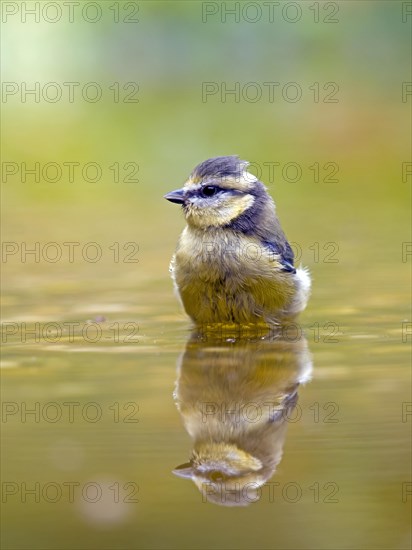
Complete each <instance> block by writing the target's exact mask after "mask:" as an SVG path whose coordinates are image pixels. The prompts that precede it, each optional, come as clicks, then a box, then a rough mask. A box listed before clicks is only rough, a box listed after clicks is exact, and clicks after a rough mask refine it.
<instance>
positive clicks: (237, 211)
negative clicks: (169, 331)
mask: <svg viewBox="0 0 412 550" xmlns="http://www.w3.org/2000/svg"><path fill="white" fill-rule="evenodd" d="M248 165H249V163H248V162H246V161H243V160H240V159H239V157H237V156H226V157H215V158H211V159H208V160H206V161H204V162H202V163H201V164H199V165H198V166H196V168H195V169H194V170H193V172H192V173H191V174H190V176H189V178H188V180H187V181H186V183H185V184H184V186H183V188H182V189H178V190H176V191H172V192H170V193H168V194H167V195H165V198H166V199H167V200H169V201H171V202H173V203H176V204H179V205H181V206H182V209H183V213H184V215H185V218H186V222H187V226H186V227H185V229H184V230H183V233H182V234H181V236H180V238H179V241H178V244H177V248H176V253H175V255H174V256H173V258H172V262H171V265H170V271H171V273H172V278H173V280H174V283H175V288H176V290H177V292H178V295H179V296H180V298H181V301H182V303H183V306H184V308H185V310H186V312H187V314H188V315H189V316H190V317H191V318H192V319H193V321H194V322H195V323H196V325H210V324H216V323H223V324H240V325H245V324H251V325H260V324H264V325H266V326H268V325H269V326H272V325H279V324H281V323H282V322H284V321H288V320H290V319H291V318H293V317H295V316H296V315H297V314H298V313H299V312H301V311H302V310H303V309H304V308H305V307H306V303H307V300H308V297H309V293H310V286H311V281H310V276H309V273H308V272H307V270H306V269H303V268H301V267H299V268H295V266H294V255H293V251H292V249H291V247H290V245H289V243H288V241H287V239H286V237H285V234H284V233H283V230H282V228H281V226H280V223H279V220H278V217H277V215H276V209H275V204H274V202H273V200H272V198H271V197H270V195H269V194H268V192H267V190H266V187H265V186H264V185H263V183H262V182H261V181H259V180H258V179H257V178H256V177H255V176H254V175H252V174H251V173H249V172H248V171H247V166H248Z"/></svg>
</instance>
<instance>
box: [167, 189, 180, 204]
mask: <svg viewBox="0 0 412 550" xmlns="http://www.w3.org/2000/svg"><path fill="white" fill-rule="evenodd" d="M164 198H165V199H167V200H168V201H170V202H175V203H176V204H183V203H184V202H185V199H184V191H183V189H176V190H175V191H170V193H167V195H165V196H164Z"/></svg>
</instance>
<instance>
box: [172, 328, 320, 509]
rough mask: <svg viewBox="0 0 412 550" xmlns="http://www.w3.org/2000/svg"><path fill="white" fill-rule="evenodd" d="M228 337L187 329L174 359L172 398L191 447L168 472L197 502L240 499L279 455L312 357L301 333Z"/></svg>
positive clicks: (254, 489) (248, 497)
mask: <svg viewBox="0 0 412 550" xmlns="http://www.w3.org/2000/svg"><path fill="white" fill-rule="evenodd" d="M229 340H230V341H229V342H228V341H227V339H226V340H222V339H221V338H213V336H210V335H208V337H207V338H204V337H203V338H201V337H199V335H198V334H196V333H193V334H192V335H191V337H190V338H189V340H188V342H187V344H186V349H185V352H184V353H183V354H182V356H181V357H180V358H179V360H178V378H177V382H176V390H175V399H176V403H177V407H178V410H179V412H180V414H181V417H182V420H183V423H184V425H185V428H186V430H187V432H188V433H189V435H190V437H191V438H192V440H193V450H192V453H191V457H190V460H189V462H187V463H184V464H181V465H179V466H178V467H177V468H176V469H175V470H174V471H173V473H174V474H175V475H177V476H179V477H182V478H187V479H191V480H192V481H193V482H194V483H195V485H196V486H197V488H198V489H199V491H200V492H201V493H202V497H203V499H204V501H206V500H207V501H209V502H213V503H215V504H220V505H223V506H247V505H249V504H250V503H252V502H256V501H258V500H259V498H260V494H261V490H260V488H261V487H262V486H263V485H264V484H265V483H266V482H267V481H268V480H269V479H270V478H271V477H272V475H273V474H274V473H275V471H276V468H277V466H278V464H279V462H280V461H281V458H282V454H283V446H284V443H285V438H286V432H287V424H288V419H291V418H293V411H294V409H295V407H296V404H297V400H298V389H299V386H300V385H301V384H303V383H304V382H307V381H308V380H309V379H310V377H311V372H312V360H311V354H310V352H309V348H308V344H307V340H306V338H304V337H301V338H299V340H298V341H295V342H292V341H288V340H286V339H284V338H279V337H277V336H276V335H273V334H272V335H271V337H270V339H260V340H258V341H251V340H250V339H229Z"/></svg>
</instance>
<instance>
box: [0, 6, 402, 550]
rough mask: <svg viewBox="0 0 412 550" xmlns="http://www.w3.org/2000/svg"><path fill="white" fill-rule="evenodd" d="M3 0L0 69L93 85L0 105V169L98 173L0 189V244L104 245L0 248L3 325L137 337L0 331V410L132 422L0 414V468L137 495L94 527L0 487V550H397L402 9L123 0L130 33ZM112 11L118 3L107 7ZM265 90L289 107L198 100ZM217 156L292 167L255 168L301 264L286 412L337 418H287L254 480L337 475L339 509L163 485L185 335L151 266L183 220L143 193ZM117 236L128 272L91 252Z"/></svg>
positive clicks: (27, 478)
mask: <svg viewBox="0 0 412 550" xmlns="http://www.w3.org/2000/svg"><path fill="white" fill-rule="evenodd" d="M12 4H14V5H16V6H17V7H18V10H19V12H18V14H16V15H13V16H10V17H9V18H8V19H7V20H6V22H4V23H3V30H2V50H3V60H2V79H3V81H4V82H16V83H18V84H19V86H21V83H22V82H27V85H28V87H30V85H33V83H34V82H36V81H37V82H40V83H41V84H42V85H43V84H45V83H47V82H58V83H63V82H69V81H74V82H80V83H81V84H84V83H87V82H92V81H94V82H98V83H99V84H100V85H101V86H102V88H104V95H103V99H102V100H101V101H99V102H97V103H88V102H86V101H83V100H82V99H81V98H80V95H79V92H77V93H76V96H75V97H76V99H75V101H74V102H73V103H70V102H68V100H67V95H66V96H64V98H65V99H62V100H61V101H59V102H57V103H55V104H52V103H47V102H45V101H40V102H39V103H36V102H34V101H33V99H32V96H28V98H27V101H26V102H22V101H21V98H20V96H19V95H18V94H17V95H15V96H13V97H8V98H4V97H3V103H2V120H3V136H2V161H3V163H4V162H16V163H18V164H19V165H20V164H21V163H22V162H25V163H27V165H32V164H33V163H35V162H39V163H41V164H42V165H43V164H45V163H48V162H57V163H63V162H80V163H86V162H97V163H99V164H100V165H101V166H102V169H103V173H104V177H103V178H102V180H101V181H100V182H96V183H89V182H85V181H84V180H83V179H82V178H81V177H78V178H76V180H75V181H74V182H72V183H70V182H68V181H67V179H62V181H60V182H56V183H47V182H44V181H40V182H39V183H35V182H33V180H32V179H31V178H30V177H29V179H28V181H26V182H25V183H24V182H22V181H21V178H20V176H19V175H17V176H14V177H9V178H8V179H7V181H4V180H3V183H2V206H3V212H2V240H3V241H6V242H16V243H17V244H18V246H21V243H27V246H28V247H29V246H33V243H35V242H40V243H41V245H44V244H45V243H47V242H51V241H55V242H57V243H63V242H68V241H71V242H73V241H74V242H80V243H81V244H84V243H88V242H91V241H95V242H97V243H99V244H100V246H101V247H102V249H103V258H102V260H101V261H100V262H97V263H95V264H93V263H88V262H85V261H84V260H83V259H82V258H81V257H79V256H76V259H75V261H74V262H73V263H70V262H68V261H67V257H64V259H63V260H62V261H60V262H57V263H49V262H45V261H43V260H42V261H40V262H38V263H36V262H35V261H33V258H32V257H29V256H28V258H27V262H26V263H23V262H22V261H21V258H20V256H19V255H15V256H13V257H9V258H7V261H3V263H2V268H3V297H2V298H3V299H2V302H3V322H7V323H11V322H14V323H17V325H18V326H19V327H21V326H22V325H21V324H22V323H27V326H29V324H30V323H32V324H33V323H36V322H38V323H47V322H60V323H63V322H66V321H76V322H80V323H85V322H86V321H87V320H88V319H93V318H95V317H96V316H104V317H105V318H106V319H107V323H113V322H119V323H120V324H121V325H122V326H124V325H125V324H126V323H128V322H132V323H135V324H136V325H138V326H139V335H138V336H139V339H138V342H137V343H133V344H131V343H123V344H117V345H115V343H113V342H112V341H110V340H109V341H103V340H101V341H99V342H98V343H96V344H90V343H87V342H84V341H82V340H81V339H80V338H79V339H76V342H72V343H70V342H69V343H68V342H67V341H60V342H58V343H57V344H50V343H47V342H46V341H44V340H41V341H40V342H38V343H36V342H25V343H24V342H22V341H21V338H20V335H19V334H18V335H16V336H15V337H13V338H8V339H7V342H6V343H5V346H4V348H3V366H4V369H3V370H2V392H3V400H5V401H7V402H10V401H11V402H16V403H22V402H26V403H27V404H28V405H30V404H32V403H33V402H36V401H38V402H40V403H47V402H50V401H56V402H59V403H62V402H64V401H80V402H81V403H85V402H90V401H95V402H97V403H100V404H101V405H102V406H103V405H104V406H109V405H110V404H112V403H113V402H120V403H126V402H129V401H132V402H136V403H138V404H139V419H140V421H139V423H138V424H124V423H119V424H116V423H113V421H112V420H111V418H110V417H109V416H106V417H105V418H104V419H103V420H102V421H101V422H99V423H96V424H90V423H85V422H81V421H76V422H74V423H73V424H70V423H68V422H60V423H56V424H51V423H47V422H39V423H33V422H27V423H22V422H20V421H19V419H18V418H17V417H16V418H10V419H8V421H7V422H3V423H2V434H3V437H4V444H5V446H4V451H3V462H2V464H3V472H2V474H3V475H2V477H3V480H6V481H10V480H11V481H16V482H18V483H21V482H27V483H34V482H35V481H40V482H43V483H46V482H50V481H56V482H60V483H61V482H63V481H67V480H70V481H75V480H76V481H79V482H80V483H85V482H87V481H88V480H93V479H111V480H118V481H119V482H126V481H134V482H136V483H137V484H138V485H139V487H140V492H139V503H138V504H134V505H131V509H130V510H129V512H128V514H125V515H124V516H122V515H121V516H120V519H119V520H118V521H117V522H114V523H113V524H110V523H109V524H106V525H104V524H103V525H102V524H101V523H99V522H98V521H97V522H96V521H93V520H91V519H90V517H89V516H88V515H87V514H85V513H83V511H82V508H81V507H80V508H79V507H77V506H75V505H74V504H67V503H64V502H59V503H54V504H52V503H44V502H40V503H38V504H37V503H34V502H33V501H30V500H29V501H28V502H27V503H22V502H20V500H19V497H18V496H17V497H15V498H14V499H13V498H10V499H9V500H8V501H7V502H6V503H5V504H3V525H2V537H3V547H4V548H19V549H20V548H27V549H29V548H30V549H31V548H65V549H66V548H86V549H89V548H108V549H109V548H124V549H129V548H130V549H133V548H235V547H238V548H262V549H263V548H279V549H280V548H325V549H326V548H327V549H330V548H382V549H383V548H402V549H403V548H409V547H410V540H411V539H410V537H411V532H410V526H409V525H408V520H409V514H410V500H411V498H409V502H406V503H404V502H402V483H405V482H408V481H410V480H411V471H410V433H409V432H410V425H411V420H410V417H409V422H402V403H404V402H410V401H411V396H410V354H409V353H410V352H409V345H410V338H409V342H408V341H406V342H403V340H402V338H403V336H405V335H403V334H402V326H403V325H402V323H406V322H408V321H409V322H410V309H409V302H410V297H409V296H408V291H409V287H410V256H409V257H408V258H405V260H406V261H405V262H403V259H402V243H403V242H408V241H411V240H412V239H411V232H410V217H409V211H410V184H411V178H410V177H409V178H406V181H403V180H402V163H405V162H410V158H409V155H410V146H411V141H410V133H411V124H410V114H411V108H410V106H411V97H410V96H409V97H406V98H405V101H403V100H402V83H403V82H407V81H411V80H412V78H411V69H410V64H411V57H410V47H411V20H412V16H410V17H409V18H408V19H407V22H403V21H402V9H405V8H403V5H404V4H405V3H403V2H397V1H394V2H390V1H388V2H385V1H375V2H374V1H358V2H354V1H353V2H352V1H341V2H337V3H332V4H333V5H336V6H338V8H339V10H338V13H337V14H336V15H335V17H336V18H338V22H337V23H325V22H323V21H322V19H323V18H324V16H325V14H326V13H329V11H330V7H329V8H328V7H327V5H326V4H327V3H324V2H320V3H319V9H320V17H321V21H320V22H319V23H315V22H314V20H313V17H314V15H313V10H311V9H310V6H313V5H314V4H315V3H313V2H306V1H302V2H298V3H297V4H298V6H299V7H300V9H301V11H302V17H301V19H300V20H299V21H297V22H296V23H291V22H288V21H287V20H285V18H282V16H281V13H282V8H283V7H284V5H285V3H284V2H281V3H280V5H279V7H277V8H276V9H275V20H274V22H270V21H269V20H268V16H267V13H268V12H267V9H266V8H263V7H262V13H263V17H262V19H261V20H260V21H257V22H255V23H250V22H248V21H245V20H242V19H241V21H239V22H236V21H235V20H234V17H230V16H228V20H227V22H226V23H223V22H222V21H221V18H220V15H216V16H213V17H210V18H209V19H208V20H207V21H206V22H203V21H202V2H197V1H181V2H179V1H177V2H175V1H172V2H161V1H154V0H153V1H142V2H137V3H130V4H132V5H133V4H136V5H138V14H137V17H138V19H139V21H138V23H129V24H126V23H121V22H120V23H115V22H114V21H113V11H111V10H110V9H109V8H110V6H112V5H113V4H116V3H113V2H98V4H99V5H100V6H101V8H102V14H103V17H102V19H101V20H100V21H98V22H96V23H89V22H87V21H85V20H84V19H82V17H81V16H79V15H78V14H79V11H78V10H76V13H77V15H76V17H75V20H74V22H73V23H70V22H69V21H68V20H67V17H65V18H63V19H62V20H61V21H59V22H57V23H54V24H52V23H48V22H45V21H44V20H42V21H41V22H39V23H36V22H35V21H33V18H31V17H30V16H28V17H27V21H26V22H23V21H22V20H21V10H22V9H23V6H22V5H23V4H25V5H26V6H27V7H33V5H34V2H25V3H24V2H23V3H21V2H15V3H12ZM44 4H45V2H40V5H41V6H43V5H44ZM82 4H83V2H82ZM126 4H127V2H119V3H118V5H119V9H120V13H121V14H122V13H123V12H122V10H123V9H124V8H127V6H126ZM225 4H226V7H227V8H233V7H235V3H234V2H226V3H221V2H218V3H217V4H216V5H217V6H218V8H219V13H221V11H222V10H223V9H224V8H225ZM244 4H245V2H240V4H239V8H238V9H242V6H244ZM263 4H264V3H259V5H260V6H263ZM289 4H290V3H289ZM50 9H51V8H50ZM127 9H130V8H127ZM251 10H252V8H251ZM63 13H67V12H63ZM290 13H292V12H290ZM250 14H252V11H251V12H250ZM130 81H133V82H137V83H138V85H139V93H138V98H139V102H138V103H122V102H119V103H114V102H113V99H112V95H111V92H109V91H108V87H109V86H110V85H112V84H113V82H119V83H120V84H121V85H122V84H123V83H126V82H130ZM269 81H276V82H280V83H281V85H284V84H285V83H288V82H297V83H298V84H299V85H300V86H301V88H302V91H303V95H302V99H301V100H300V101H298V102H296V103H289V102H287V101H285V100H284V99H282V98H281V95H280V93H279V91H277V92H276V96H275V101H274V102H273V103H270V102H268V101H267V95H265V93H264V95H263V96H262V99H261V100H260V101H258V102H256V103H250V102H246V101H244V100H243V99H241V100H240V101H239V102H235V101H234V100H233V97H228V99H227V101H226V102H223V101H221V100H220V98H219V96H213V97H211V98H210V99H209V100H208V101H207V102H203V101H202V93H201V92H202V82H217V83H219V85H220V83H222V82H227V85H228V87H229V86H232V85H233V84H234V83H235V82H240V83H241V85H243V84H246V83H248V82H257V83H259V84H260V85H261V86H262V83H263V82H269ZM314 82H319V83H320V85H321V88H322V85H323V84H324V83H326V82H336V83H337V84H338V86H339V92H338V94H337V96H336V97H337V98H338V102H337V103H324V102H322V101H321V102H318V103H316V102H314V101H313V92H312V91H310V90H309V89H308V87H309V86H311V85H312V84H313V83H314ZM262 89H263V90H264V88H263V87H262ZM225 154H239V155H240V156H241V158H244V159H247V160H249V161H253V162H254V163H257V164H258V165H263V163H265V162H272V161H273V162H280V163H281V165H284V164H285V163H287V162H295V163H298V164H299V165H300V166H301V167H302V170H303V175H302V178H301V180H300V181H298V182H296V183H290V182H287V181H285V180H284V179H282V178H281V177H276V178H275V181H274V182H269V181H268V172H267V171H265V170H263V173H262V179H263V181H264V182H265V183H266V184H267V186H268V188H269V191H270V193H271V194H272V196H273V197H274V198H275V200H276V203H277V207H278V213H279V216H280V219H281V222H282V225H283V227H284V229H285V232H286V233H287V235H288V237H289V239H290V240H291V241H293V242H294V243H297V244H298V246H299V247H300V248H301V250H302V262H303V264H304V265H306V266H308V267H309V269H310V271H311V273H312V276H313V296H312V298H311V301H310V304H309V307H308V309H307V311H306V312H305V314H304V315H303V316H302V319H301V321H302V325H303V326H304V327H306V328H307V329H308V340H309V346H310V348H311V351H312V354H313V358H314V375H313V381H312V382H311V383H310V384H309V385H307V386H306V387H304V388H303V389H302V390H301V392H300V394H301V395H300V400H301V401H300V403H301V406H302V407H303V408H304V409H305V407H306V410H309V409H308V408H309V407H310V406H311V405H312V404H313V403H314V402H319V403H320V404H321V405H323V404H325V403H327V402H336V403H338V404H339V408H340V411H341V415H340V417H339V418H340V421H339V423H337V424H330V425H328V424H324V423H319V424H317V423H314V422H313V421H312V422H311V421H310V417H309V420H308V422H307V423H304V422H299V423H296V424H295V425H291V426H289V431H288V435H287V441H286V445H285V450H284V451H285V454H284V457H283V459H282V462H281V465H280V467H279V470H278V472H277V473H276V474H275V478H274V479H276V480H278V481H279V482H280V483H283V484H285V483H287V482H290V481H297V482H298V483H300V485H301V486H304V487H308V486H310V485H312V484H313V483H314V482H317V481H318V482H321V483H323V482H325V481H330V480H332V481H334V482H336V483H338V484H339V486H340V501H339V503H337V504H328V505H327V504H315V503H314V502H313V501H311V500H310V499H308V498H307V499H306V500H305V501H304V502H300V503H296V504H291V503H287V502H284V501H279V502H275V503H269V502H268V501H267V500H266V501H265V499H264V498H262V501H261V502H259V503H256V504H253V505H251V506H250V507H248V508H246V509H225V508H222V507H217V506H214V505H212V504H207V503H203V502H202V500H201V496H200V494H199V493H198V492H197V489H196V488H195V487H194V486H193V484H191V483H190V482H189V481H184V480H181V479H178V478H176V477H173V476H172V474H171V470H172V469H173V467H175V466H176V465H177V464H179V463H182V462H184V461H185V460H187V458H188V456H189V453H190V449H191V441H190V438H189V437H188V435H187V434H186V432H185V430H184V428H183V425H182V423H181V420H180V418H179V415H178V412H177V410H176V408H175V405H174V403H173V396H172V393H173V388H174V380H175V378H176V371H175V364H176V359H177V357H178V354H179V352H180V351H182V350H183V349H184V345H185V342H186V339H187V337H188V335H189V327H190V325H189V323H188V320H187V319H186V317H185V316H184V314H183V313H182V312H181V310H180V308H179V305H178V303H177V301H176V300H175V298H174V296H173V291H172V285H171V282H170V280H169V274H168V263H169V259H170V257H171V255H172V253H173V249H174V246H175V242H176V240H177V237H178V234H179V232H180V230H181V229H182V227H183V219H182V216H181V214H180V212H179V209H178V208H177V207H176V206H174V205H171V204H170V203H167V202H166V201H164V200H163V198H162V196H163V194H164V193H165V192H167V191H168V190H171V189H175V188H177V187H179V186H180V185H181V184H182V183H183V181H184V180H185V178H186V176H187V175H188V173H189V172H190V171H191V169H192V168H193V167H194V166H195V165H196V164H197V163H198V162H200V161H202V160H204V159H206V158H208V157H212V156H217V155H225ZM115 162H119V163H120V164H123V163H125V162H135V163H137V164H138V165H139V173H138V180H139V181H138V182H135V183H125V182H119V183H115V182H113V179H112V172H111V171H110V170H108V167H109V166H110V165H112V164H113V163H115ZM314 162H319V163H320V164H321V165H324V164H325V163H327V162H335V163H337V165H338V166H339V173H338V175H337V177H338V179H339V181H338V182H337V183H326V182H323V181H320V182H318V183H316V182H314V181H313V176H312V172H311V171H310V170H309V169H308V167H309V166H310V165H313V163H314ZM3 166H4V164H3ZM277 174H279V173H277ZM115 242H119V243H120V244H121V245H122V244H123V243H125V242H136V243H138V245H139V253H138V259H139V262H138V263H123V262H119V263H115V262H113V256H112V252H110V250H109V248H108V247H109V246H111V245H112V244H113V243H115ZM330 242H332V243H336V244H337V246H338V247H339V252H338V254H337V259H338V262H337V263H327V262H324V261H323V260H324V259H325V257H324V256H325V253H324V252H321V257H320V261H315V258H314V254H313V250H312V249H311V248H310V247H313V245H314V243H319V246H320V248H321V251H322V247H323V246H324V245H326V243H330ZM327 322H333V323H336V324H337V325H338V326H339V338H338V342H337V343H327V342H325V341H324V339H321V341H320V342H316V341H315V340H314V338H313V331H311V329H310V328H309V327H311V326H313V324H314V323H319V324H320V326H321V327H322V326H324V324H325V323H327ZM404 339H406V340H408V338H404ZM56 449H57V450H56ZM66 455H67V456H68V457H69V459H68V461H69V463H71V465H69V466H67V457H66ZM72 456H73V457H74V458H73V460H71V458H70V457H72ZM56 457H57V458H56ZM65 457H66V460H64V458H65Z"/></svg>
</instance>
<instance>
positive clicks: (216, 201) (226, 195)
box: [165, 156, 270, 229]
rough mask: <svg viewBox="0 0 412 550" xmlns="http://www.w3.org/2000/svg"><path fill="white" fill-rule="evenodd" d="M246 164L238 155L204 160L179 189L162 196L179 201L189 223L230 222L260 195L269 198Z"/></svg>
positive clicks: (259, 199) (218, 224)
mask: <svg viewBox="0 0 412 550" xmlns="http://www.w3.org/2000/svg"><path fill="white" fill-rule="evenodd" d="M248 165H249V163H248V162H246V161H244V160H240V159H239V157H237V156H228V157H215V158H211V159H208V160H205V161H204V162H202V163H201V164H199V165H198V166H196V168H195V169H194V170H193V172H192V173H191V174H190V176H189V179H188V180H187V181H186V183H185V184H184V186H183V188H182V189H177V190H176V191H172V192H170V193H168V194H167V195H165V199H167V200H169V201H171V202H174V203H177V204H181V205H182V207H183V210H184V213H185V216H186V220H187V223H188V224H189V225H191V226H194V227H197V228H202V229H206V228H208V227H222V226H227V225H230V224H231V223H232V222H234V221H235V220H236V219H238V218H239V217H240V216H242V215H243V214H245V212H250V213H252V212H251V210H252V209H256V207H257V206H258V204H257V203H259V202H262V199H263V200H270V198H269V196H268V195H267V192H266V189H265V187H264V185H263V184H262V183H261V182H260V181H259V180H258V179H257V178H256V177H255V176H254V175H253V174H251V173H249V172H247V170H246V169H247V166H248ZM253 207H254V208H253Z"/></svg>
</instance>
